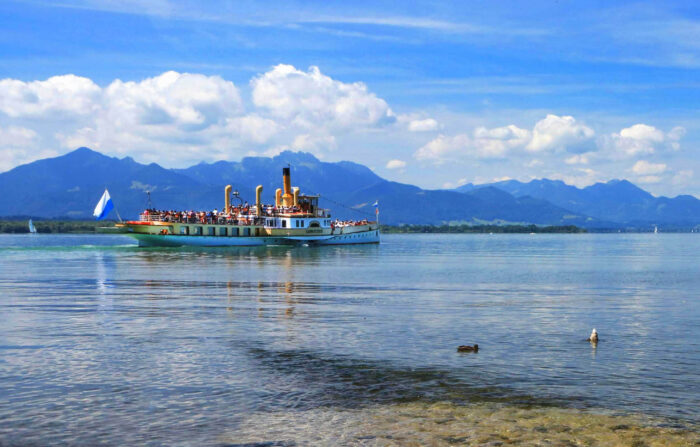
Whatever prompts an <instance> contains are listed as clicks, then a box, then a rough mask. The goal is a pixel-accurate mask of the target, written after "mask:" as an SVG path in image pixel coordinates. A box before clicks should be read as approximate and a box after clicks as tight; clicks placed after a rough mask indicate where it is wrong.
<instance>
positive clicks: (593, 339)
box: [586, 328, 598, 343]
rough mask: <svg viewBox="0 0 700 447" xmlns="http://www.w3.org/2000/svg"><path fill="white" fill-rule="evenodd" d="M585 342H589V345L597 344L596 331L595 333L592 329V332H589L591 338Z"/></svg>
mask: <svg viewBox="0 0 700 447" xmlns="http://www.w3.org/2000/svg"><path fill="white" fill-rule="evenodd" d="M586 341H590V342H591V343H598V331H596V330H595V328H593V330H592V331H591V336H590V337H588V340H586Z"/></svg>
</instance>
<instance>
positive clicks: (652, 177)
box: [637, 175, 661, 184]
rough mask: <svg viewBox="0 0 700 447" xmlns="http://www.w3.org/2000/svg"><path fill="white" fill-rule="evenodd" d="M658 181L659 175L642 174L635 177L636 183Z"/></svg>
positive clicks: (659, 180) (659, 179)
mask: <svg viewBox="0 0 700 447" xmlns="http://www.w3.org/2000/svg"><path fill="white" fill-rule="evenodd" d="M659 182H661V177H659V176H658V175H643V176H641V177H637V183H642V184H652V183H659Z"/></svg>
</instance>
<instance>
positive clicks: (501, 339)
mask: <svg viewBox="0 0 700 447" xmlns="http://www.w3.org/2000/svg"><path fill="white" fill-rule="evenodd" d="M44 240H49V239H44ZM674 241H675V242H674ZM61 244H64V245H65V241H64V240H63V239H61V240H60V243H59V242H57V243H55V244H54V245H52V246H50V247H48V248H46V249H43V251H42V250H41V249H40V247H39V248H37V247H31V249H27V250H24V249H22V248H17V247H14V248H11V249H6V250H5V251H3V252H2V256H0V389H4V390H12V393H11V395H10V394H9V393H4V394H3V393H0V443H7V442H5V441H7V439H8V438H7V436H9V435H7V434H8V433H14V434H15V435H16V436H18V438H16V439H21V440H22V441H24V443H25V444H26V443H34V444H39V445H42V444H48V443H50V442H56V443H61V442H62V443H66V444H90V443H95V442H97V441H99V442H103V443H107V444H110V443H111V444H119V443H121V444H145V443H147V442H148V441H152V442H154V443H156V444H173V443H187V444H192V445H202V444H212V443H216V442H229V441H231V440H232V439H233V440H236V439H243V438H236V436H235V434H240V433H244V434H245V433H247V434H250V433H251V431H250V430H253V429H256V428H257V429H258V430H260V429H261V428H260V427H263V428H264V427H266V425H265V424H267V423H269V424H270V426H275V427H279V426H284V424H285V423H286V424H287V427H288V428H289V429H290V430H293V431H298V432H304V431H305V430H306V431H308V432H309V433H317V434H318V435H319V436H320V437H323V436H328V435H329V432H328V431H326V432H323V430H324V429H323V427H326V429H325V430H332V429H331V428H328V427H332V424H331V425H324V421H330V420H332V417H333V414H336V415H340V419H339V420H340V422H341V423H342V424H345V423H346V422H347V426H352V425H353V423H355V422H356V423H357V424H358V426H363V427H364V428H365V429H366V431H367V432H368V433H369V435H372V436H377V437H379V436H384V435H386V434H389V433H393V434H394V435H396V436H401V435H404V436H405V433H403V434H402V433H400V430H399V431H397V432H392V429H391V428H389V427H388V426H387V424H388V421H389V420H391V419H392V418H395V419H396V418H399V419H400V418H402V417H403V416H402V415H404V414H420V413H421V412H425V414H427V415H430V417H427V418H426V419H427V421H426V422H425V424H426V425H425V428H426V430H427V431H426V433H432V434H437V433H440V436H442V435H443V434H444V436H445V438H444V439H443V438H440V439H442V440H440V439H438V438H426V439H427V441H426V443H431V442H434V443H435V444H437V445H439V444H440V443H441V442H444V443H446V442H447V441H445V439H448V438H449V437H450V436H453V437H454V438H455V439H457V438H460V436H462V435H459V436H458V435H457V434H455V432H456V431H458V430H459V429H460V428H459V427H461V426H460V425H459V424H457V423H454V424H453V423H452V422H444V424H441V423H440V422H439V421H440V420H442V419H441V418H442V416H440V415H443V414H444V415H445V418H448V417H449V418H453V419H454V420H455V421H467V422H465V423H469V424H471V423H472V419H470V417H471V416H469V414H471V413H469V411H472V410H470V409H473V408H474V406H475V405H476V406H482V405H483V406H492V405H495V406H497V407H490V411H492V412H496V413H494V414H495V415H496V416H494V417H495V418H496V419H499V422H498V424H497V426H496V425H493V426H491V425H488V424H485V425H484V426H488V427H491V428H490V429H492V430H493V433H497V432H499V430H502V429H504V427H506V425H507V422H506V421H507V420H509V419H512V418H517V420H520V419H524V420H531V419H532V420H537V421H538V423H537V425H533V427H530V428H528V429H527V430H523V433H522V434H521V435H522V436H521V435H519V436H520V437H519V438H518V439H523V440H527V439H528V438H527V436H530V435H532V434H533V433H540V432H538V431H537V430H539V429H537V430H536V427H539V426H540V425H542V424H546V423H547V422H546V421H547V420H554V419H557V418H559V419H557V420H558V421H560V422H561V421H562V418H563V420H566V421H567V422H561V424H562V425H566V426H570V427H573V425H569V424H575V423H577V422H575V421H569V420H568V419H566V416H565V415H564V414H563V413H556V412H553V413H546V412H545V413H537V412H538V411H540V410H537V409H533V407H537V408H541V407H546V408H556V410H557V411H558V412H561V411H564V412H566V411H569V410H570V409H577V410H579V409H582V408H583V409H589V410H591V411H599V409H606V411H611V410H614V411H634V412H643V413H651V414H656V415H659V416H670V417H673V418H677V420H679V421H690V422H694V421H697V420H698V415H697V412H696V409H697V402H698V400H699V396H698V391H697V386H695V385H696V384H697V383H699V382H700V345H699V343H700V342H699V341H698V340H700V337H698V326H697V321H698V312H699V311H700V308H699V307H698V306H697V300H698V297H697V295H696V294H694V293H693V291H695V290H697V289H698V288H700V277H699V276H698V275H697V274H696V273H697V272H696V271H695V269H696V263H695V264H694V261H695V260H696V258H697V253H698V252H699V249H700V243H698V242H697V240H696V239H688V238H679V239H677V240H676V239H674V238H673V237H669V238H668V239H667V240H666V241H665V244H664V245H663V246H656V245H653V244H656V242H654V243H653V244H652V245H649V244H650V243H649V242H646V241H645V240H644V239H643V238H631V239H630V238H627V239H625V238H624V237H622V238H607V237H605V236H590V235H583V236H581V237H578V236H572V237H551V238H550V237H539V236H538V237H537V238H531V237H509V236H504V237H500V236H499V237H495V236H494V237H479V236H474V237H470V236H464V237H462V236H449V237H448V236H435V237H433V236H425V237H423V236H405V237H391V236H387V237H386V243H384V244H382V245H380V246H378V247H377V246H364V247H316V248H315V247H261V248H245V249H233V250H232V249H190V250H187V249H185V250H180V249H136V248H132V247H118V248H115V247H107V248H104V247H100V246H99V245H100V242H99V241H98V242H93V243H90V240H83V239H81V240H80V247H79V248H75V247H74V248H71V249H68V250H66V249H60V248H57V247H60V246H61ZM0 245H1V244H0ZM660 261H663V262H660ZM27 265H31V266H32V268H26V266H27ZM47 284H50V285H51V286H50V287H47ZM592 327H597V328H598V329H599V330H600V331H601V334H602V335H601V337H602V338H603V340H604V341H602V342H601V343H599V344H598V345H597V346H594V345H590V344H589V343H584V342H583V340H584V339H585V336H586V335H587V334H588V332H589V331H590V329H591V328H592ZM650 334H654V336H655V337H656V339H655V341H654V342H653V343H649V340H648V339H649V337H650ZM465 343H470V344H473V343H478V344H479V347H480V350H479V354H478V355H471V356H464V355H459V354H457V352H456V347H457V346H458V345H460V344H465ZM443 404H444V405H446V406H448V407H449V408H448V409H444V408H442V407H441V405H443ZM514 408H517V409H518V410H517V411H520V410H523V411H525V413H517V411H516V410H514ZM562 408H565V409H566V410H562ZM460 409H464V411H466V412H467V413H468V414H466V413H465V414H463V413H462V410H460ZM498 409H504V411H503V412H502V413H501V412H497V410H498ZM528 410H530V411H532V413H527V411H528ZM474 412H475V413H474V414H477V415H485V414H486V413H485V412H479V411H478V410H474ZM576 414H577V415H579V416H581V414H582V413H580V412H576ZM355 416H356V417H355ZM375 416H376V417H377V418H378V419H377V420H378V421H379V422H378V423H377V424H375V425H373V424H371V423H370V422H368V421H371V419H372V418H373V417H375ZM433 416H434V417H433ZM304 417H308V418H309V421H311V422H309V423H306V425H305V423H304V422H303V418H304ZM528 417H530V418H531V419H528ZM581 417H583V419H581V420H582V421H585V417H584V416H581ZM325 418H328V419H325ZM460 418H465V419H460ZM552 418H554V419H552ZM574 419H575V418H574ZM255 420H259V421H260V423H259V424H255V423H254V422H252V421H255ZM396 420H398V419H396ZM400 420H401V421H405V422H406V425H405V426H406V427H412V429H418V428H420V426H419V425H416V424H420V421H419V418H417V417H416V418H413V417H409V418H408V419H400ZM450 420H452V419H450ZM576 420H577V421H578V420H579V419H576ZM557 423H559V422H557ZM309 424H311V425H313V427H311V426H309ZM363 424H364V425H363ZM455 424H457V425H455ZM499 424H500V425H499ZM605 424H607V425H605ZM624 424H628V422H627V421H622V422H618V423H616V424H613V423H612V421H607V420H606V421H605V422H604V423H603V422H601V423H600V424H598V425H595V424H594V425H595V426H596V427H598V428H599V429H600V430H602V428H600V427H607V428H606V430H607V431H606V433H609V432H611V430H612V429H611V428H610V427H613V426H617V425H624ZM399 425H401V424H399ZM440 425H443V426H445V427H449V429H445V431H444V433H443V432H441V431H440V429H439V428H438V426H440ZM511 426H513V424H512V423H511ZM592 426H593V425H592ZM316 427H320V428H318V430H320V432H319V431H316V432H315V431H314V430H315V429H316ZM237 429H240V430H238V431H237ZM622 430H623V429H617V430H616V433H621V432H622ZM640 430H642V429H640ZM231 433H234V435H233V436H230V434H231ZM382 433H383V434H382ZM540 434H541V433H540ZM88 435H90V436H92V438H90V437H89V436H88ZM360 436H361V435H360ZM426 436H427V435H426ZM541 436H545V435H544V434H541ZM591 436H594V434H591ZM596 436H597V435H596ZM154 439H155V441H154ZM250 439H252V438H250ZM294 439H298V440H299V441H298V442H297V444H298V445H305V444H306V443H305V442H304V440H305V439H306V438H304V437H299V438H294V437H280V438H274V437H267V438H265V442H273V441H277V440H280V442H287V441H289V440H294ZM319 439H321V438H319ZM324 439H325V438H324ZM353 439H354V438H353ZM479 439H480V438H478V437H475V438H470V441H469V442H472V441H473V442H480V441H478V440H479ZM591 439H596V438H595V437H593V438H591ZM95 440H97V441H95ZM628 440H630V439H627V438H625V439H624V441H625V442H626V441H628ZM360 441H362V440H360ZM360 441H358V442H360ZM365 441H366V442H368V443H371V442H372V441H371V440H365ZM492 441H493V442H496V441H495V440H494V439H490V438H489V439H488V440H486V441H484V442H492ZM464 442H467V441H464ZM503 442H505V441H503ZM630 442H631V441H630ZM11 443H12V442H10V444H11Z"/></svg>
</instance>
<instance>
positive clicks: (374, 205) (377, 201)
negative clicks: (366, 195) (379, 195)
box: [372, 200, 379, 208]
mask: <svg viewBox="0 0 700 447" xmlns="http://www.w3.org/2000/svg"><path fill="white" fill-rule="evenodd" d="M372 206H373V207H375V208H377V207H379V200H375V201H374V203H373V204H372Z"/></svg>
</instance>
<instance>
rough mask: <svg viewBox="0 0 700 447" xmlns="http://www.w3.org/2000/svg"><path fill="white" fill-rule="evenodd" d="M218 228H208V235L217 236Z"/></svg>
mask: <svg viewBox="0 0 700 447" xmlns="http://www.w3.org/2000/svg"><path fill="white" fill-rule="evenodd" d="M215 232H216V228H215V227H209V228H207V233H208V234H209V236H215Z"/></svg>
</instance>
